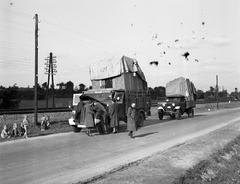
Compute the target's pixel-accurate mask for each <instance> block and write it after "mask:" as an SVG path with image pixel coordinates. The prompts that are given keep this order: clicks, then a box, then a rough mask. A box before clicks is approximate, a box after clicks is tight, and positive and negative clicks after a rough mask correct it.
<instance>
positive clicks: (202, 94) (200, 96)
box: [196, 89, 204, 100]
mask: <svg viewBox="0 0 240 184" xmlns="http://www.w3.org/2000/svg"><path fill="white" fill-rule="evenodd" d="M196 98H197V100H200V99H204V92H203V91H202V90H199V89H198V90H197V92H196Z"/></svg>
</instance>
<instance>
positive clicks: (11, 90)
mask: <svg viewBox="0 0 240 184" xmlns="http://www.w3.org/2000/svg"><path fill="white" fill-rule="evenodd" d="M56 86H57V88H56V89H54V88H53V86H50V87H49V89H48V88H47V83H46V82H45V83H43V84H42V85H40V84H38V86H37V89H38V100H44V99H46V97H47V95H46V94H47V91H48V96H49V97H51V95H52V92H53V94H54V98H72V96H73V94H74V93H81V92H83V91H87V90H89V89H91V88H92V87H91V86H90V87H88V88H87V87H86V85H85V84H83V83H81V84H79V85H78V86H75V87H74V83H73V82H71V81H68V82H66V83H64V82H61V83H59V84H57V85H56ZM34 88H35V86H33V87H32V88H30V87H27V88H20V87H18V86H17V84H14V85H13V86H9V87H8V88H5V87H3V86H0V109H17V108H18V107H19V104H20V102H21V100H34ZM148 89H149V92H150V94H151V99H153V100H156V99H158V97H165V87H163V86H158V87H154V88H151V87H149V88H148ZM217 94H218V95H217ZM217 98H218V100H219V101H233V100H239V99H240V92H238V89H237V88H235V91H234V92H231V93H228V92H227V90H224V89H223V90H221V91H220V90H217V89H216V88H214V87H212V86H211V87H210V89H209V90H208V91H205V92H203V91H202V90H199V89H198V90H197V92H196V99H197V100H198V101H200V100H201V101H216V100H217Z"/></svg>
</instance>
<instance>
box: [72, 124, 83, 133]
mask: <svg viewBox="0 0 240 184" xmlns="http://www.w3.org/2000/svg"><path fill="white" fill-rule="evenodd" d="M72 127H73V132H75V133H78V132H81V130H82V128H79V127H77V125H72Z"/></svg>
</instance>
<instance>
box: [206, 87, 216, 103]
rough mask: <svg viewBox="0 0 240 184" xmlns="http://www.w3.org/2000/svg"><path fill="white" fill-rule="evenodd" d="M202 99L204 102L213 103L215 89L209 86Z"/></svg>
mask: <svg viewBox="0 0 240 184" xmlns="http://www.w3.org/2000/svg"><path fill="white" fill-rule="evenodd" d="M204 99H205V100H206V101H214V100H216V99H215V88H214V87H212V86H210V89H209V91H206V92H205V94H204Z"/></svg>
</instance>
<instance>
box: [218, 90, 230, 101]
mask: <svg viewBox="0 0 240 184" xmlns="http://www.w3.org/2000/svg"><path fill="white" fill-rule="evenodd" d="M228 96H229V95H228V92H227V90H222V91H220V92H219V93H218V97H219V99H220V100H221V101H227V98H228Z"/></svg>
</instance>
